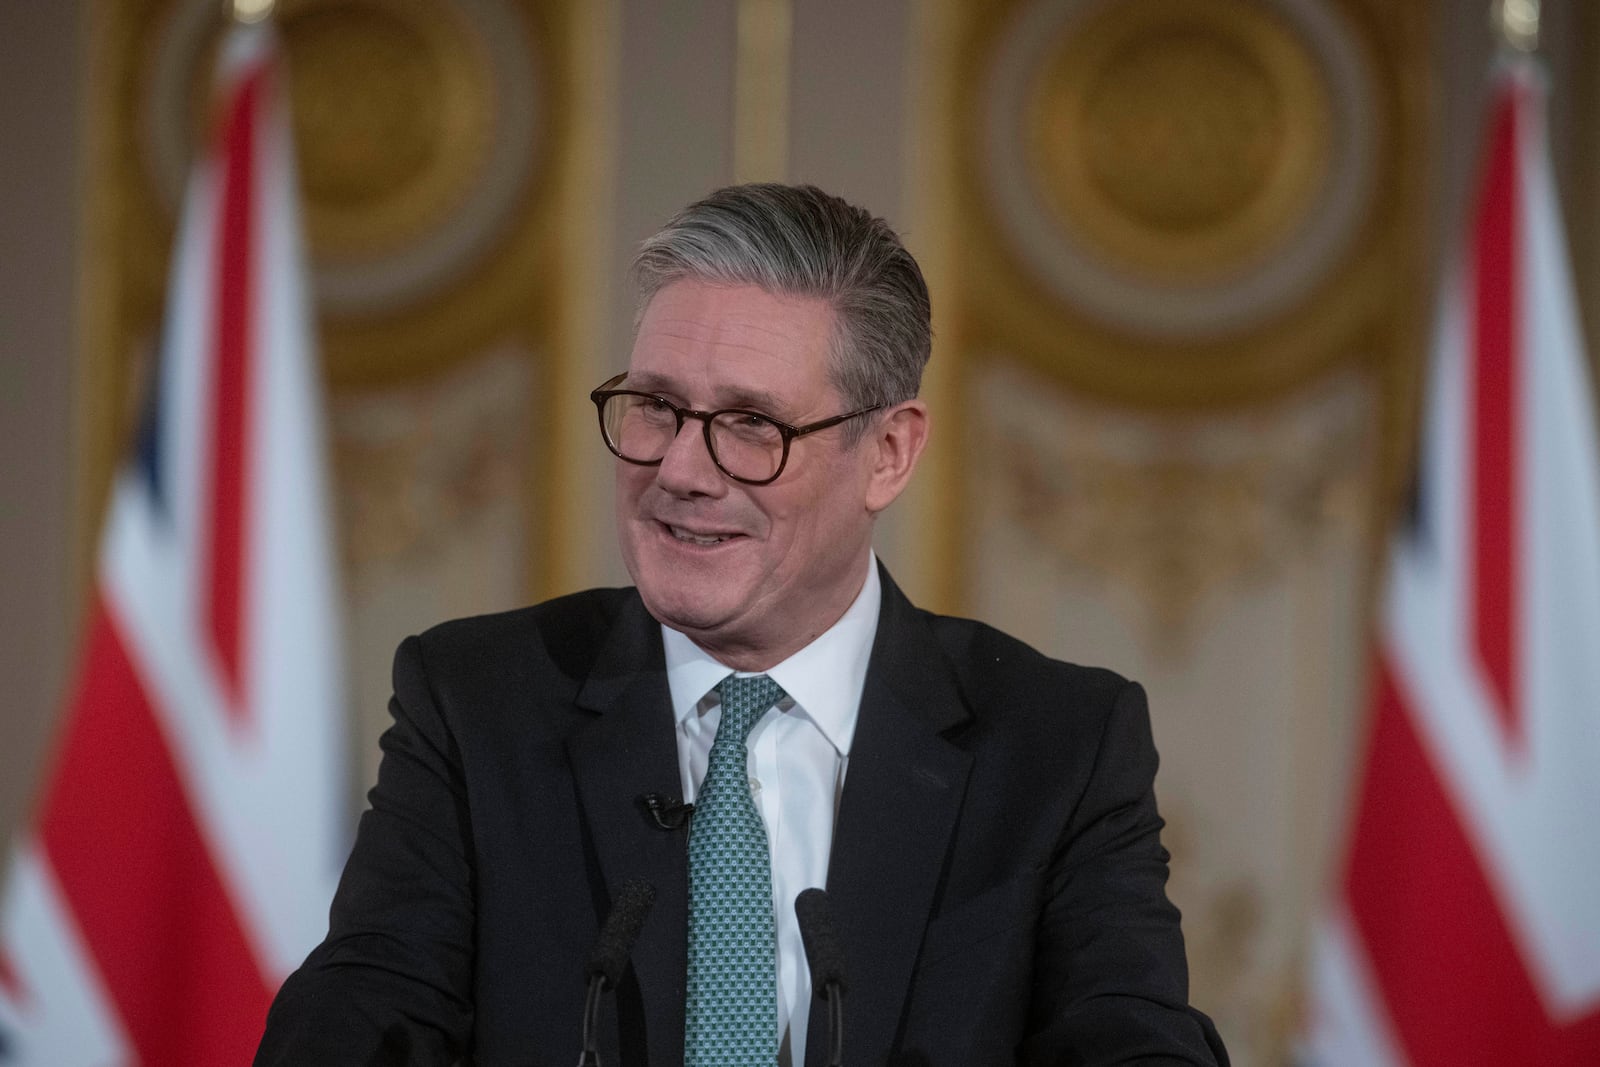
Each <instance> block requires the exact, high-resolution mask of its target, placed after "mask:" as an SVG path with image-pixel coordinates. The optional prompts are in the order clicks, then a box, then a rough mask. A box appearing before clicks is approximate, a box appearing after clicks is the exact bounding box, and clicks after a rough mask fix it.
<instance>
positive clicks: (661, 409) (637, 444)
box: [601, 393, 678, 463]
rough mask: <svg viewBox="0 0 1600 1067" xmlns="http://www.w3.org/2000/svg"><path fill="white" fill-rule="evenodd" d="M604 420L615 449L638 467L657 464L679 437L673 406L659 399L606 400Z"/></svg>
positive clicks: (623, 397) (628, 396)
mask: <svg viewBox="0 0 1600 1067" xmlns="http://www.w3.org/2000/svg"><path fill="white" fill-rule="evenodd" d="M601 419H602V421H603V422H604V425H605V431H606V440H607V441H608V442H609V443H610V444H611V447H612V448H613V449H615V450H616V452H617V453H618V454H619V455H621V456H622V458H623V459H631V460H633V461H634V462H636V463H654V462H655V461H656V460H658V459H660V458H661V457H663V456H665V455H666V454H667V449H669V448H671V447H672V439H673V437H675V436H676V435H677V433H678V417H677V415H675V414H674V413H673V411H672V407H671V405H669V404H667V403H665V402H664V401H661V400H658V399H656V398H655V397H649V396H634V395H631V394H627V393H623V394H620V395H617V396H609V397H606V402H605V407H604V408H603V409H602V410H601Z"/></svg>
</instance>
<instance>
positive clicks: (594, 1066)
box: [578, 878, 656, 1067]
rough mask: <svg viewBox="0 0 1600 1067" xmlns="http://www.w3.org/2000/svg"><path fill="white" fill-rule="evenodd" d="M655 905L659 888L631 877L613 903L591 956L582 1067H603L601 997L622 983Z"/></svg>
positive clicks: (580, 1061)
mask: <svg viewBox="0 0 1600 1067" xmlns="http://www.w3.org/2000/svg"><path fill="white" fill-rule="evenodd" d="M655 902H656V887H655V886H653V885H651V884H650V883H649V882H646V881H642V880H640V879H637V878H630V879H628V880H627V881H626V882H623V883H622V889H621V890H620V891H619V892H618V893H617V899H616V900H615V901H613V902H612V904H611V914H609V915H607V916H606V922H605V925H604V926H602V927H601V928H600V936H599V937H598V938H596V939H595V943H594V951H592V952H590V953H589V966H588V975H589V992H588V995H587V996H586V997H585V998H584V1003H583V1052H582V1053H581V1054H579V1056H578V1067H601V1063H600V1051H599V1049H597V1048H596V1047H595V1042H596V1040H597V1038H596V1034H595V1031H596V1030H597V1029H598V1028H599V1025H600V994H601V993H603V992H605V991H607V990H610V989H614V988H615V987H616V984H617V983H618V982H620V981H621V980H622V972H623V970H624V969H625V968H626V967H627V966H628V953H629V952H630V951H631V950H632V949H633V942H634V940H635V939H636V938H638V936H639V929H640V928H641V927H642V926H644V919H645V916H646V915H649V914H650V907H651V905H653V904H654V903H655Z"/></svg>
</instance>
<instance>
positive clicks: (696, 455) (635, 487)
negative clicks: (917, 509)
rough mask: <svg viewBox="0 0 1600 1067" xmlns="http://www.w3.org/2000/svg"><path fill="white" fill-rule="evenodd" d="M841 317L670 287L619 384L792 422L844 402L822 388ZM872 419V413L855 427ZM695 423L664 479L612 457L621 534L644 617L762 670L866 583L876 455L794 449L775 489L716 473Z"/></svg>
mask: <svg viewBox="0 0 1600 1067" xmlns="http://www.w3.org/2000/svg"><path fill="white" fill-rule="evenodd" d="M833 322H834V313H833V310H832V308H831V307H829V306H828V305H827V304H826V303H825V302H823V301H821V300H815V299H809V298H803V297H791V296H774V295H771V294H769V293H767V292H765V291H764V290H762V289H760V288H757V287H755V286H714V285H708V284H705V283H703V282H699V281H692V280H684V281H678V282H674V283H672V284H670V285H668V286H666V287H665V288H663V289H662V290H660V291H659V292H658V293H657V294H656V296H655V297H654V298H653V299H652V300H651V301H650V304H649V306H648V307H647V308H646V309H645V313H644V316H643V318H642V319H641V320H640V323H639V332H638V336H637V338H636V339H635V341H634V346H633V355H632V358H631V360H630V361H629V365H628V377H627V380H626V381H625V382H624V383H623V386H624V388H628V389H637V390H642V391H645V392H651V393H659V394H660V395H662V396H664V397H666V398H667V399H668V400H671V401H672V402H673V403H675V404H677V405H679V406H680V407H690V408H696V409H698V410H702V411H709V410H714V409H717V408H726V407H738V408H748V409H752V410H755V411H760V412H762V413H763V414H767V415H771V416H772V417H774V418H776V419H780V420H782V421H784V422H788V423H792V424H794V425H802V424H804V423H808V422H815V421H818V420H821V419H826V418H830V417H832V416H834V415H839V414H842V413H843V412H845V411H847V410H849V408H850V406H849V404H848V403H847V401H846V400H845V398H844V397H842V396H841V395H840V394H839V392H838V390H837V389H836V388H835V387H834V386H833V385H832V384H831V383H830V381H829V380H828V374H827V363H828V346H829V340H830V338H831V337H832V333H833ZM863 417H867V416H863ZM701 426H702V424H701V423H700V422H699V421H698V420H693V419H690V420H686V421H685V423H684V427H683V431H682V432H681V433H679V434H678V436H677V438H676V439H675V440H674V441H673V444H672V447H671V448H670V449H669V450H668V452H667V455H666V458H665V459H663V460H662V461H661V464H660V466H657V467H641V466H637V465H635V464H631V463H625V462H623V461H622V460H618V461H617V468H616V477H617V531H618V537H619V539H620V541H621V545H622V555H623V559H624V561H625V562H626V563H627V567H628V573H629V574H631V575H632V576H633V580H634V584H635V585H637V586H638V588H639V594H640V596H642V597H643V598H644V603H645V606H646V607H647V608H649V610H650V613H651V614H652V615H654V616H655V617H656V618H657V619H658V620H660V621H661V622H663V623H665V624H666V625H668V626H670V627H672V628H673V629H675V630H680V631H682V632H683V633H685V634H687V635H688V636H689V637H690V638H692V639H693V640H694V641H695V642H696V643H698V644H699V645H700V646H701V647H702V648H705V649H706V650H707V651H709V652H711V653H713V654H715V655H717V656H718V658H719V659H721V660H722V661H723V662H725V663H728V664H729V665H730V666H734V667H739V668H742V669H747V670H764V669H765V668H767V667H770V666H772V665H774V664H775V663H777V662H779V661H781V660H782V659H784V658H785V657H787V656H788V655H789V654H791V653H793V652H794V651H796V650H798V649H800V648H801V647H803V646H804V645H806V644H807V643H809V642H810V641H811V640H812V639H813V638H815V637H816V636H817V635H818V634H820V633H821V632H822V631H823V630H825V629H827V628H828V627H829V626H831V625H832V624H833V623H834V622H835V621H836V620H837V619H838V618H839V616H840V615H842V614H843V613H844V610H845V609H846V608H847V607H849V606H850V602H851V601H852V600H853V599H854V598H855V596H856V594H857V593H858V592H859V591H860V589H861V582H862V580H863V578H864V577H865V575H866V566H867V553H868V548H869V545H870V542H871V534H872V511H871V509H869V507H868V497H869V492H870V487H871V483H872V478H873V457H874V454H875V448H874V445H873V439H872V437H871V436H870V435H869V436H868V437H867V438H866V439H865V440H863V441H862V442H860V443H858V444H857V445H855V446H854V447H846V446H845V444H844V443H843V442H844V441H845V440H846V433H847V431H848V429H849V426H848V425H841V426H836V427H830V428H829V429H826V430H820V431H818V432H817V433H814V434H810V435H808V436H806V437H801V438H798V439H797V440H795V441H794V443H793V444H792V445H791V447H790V450H789V462H788V464H787V465H786V466H785V467H784V469H783V473H782V474H781V475H779V476H778V479H777V480H776V481H774V482H772V483H771V484H769V485H745V484H743V483H740V482H736V481H734V480H733V479H731V478H729V477H728V476H727V475H725V474H723V473H722V472H721V471H720V470H718V469H717V466H716V464H714V463H713V462H712V461H711V456H710V455H709V454H708V453H707V451H706V444H705V437H704V436H703V434H702V432H701Z"/></svg>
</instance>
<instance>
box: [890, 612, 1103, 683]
mask: <svg viewBox="0 0 1600 1067" xmlns="http://www.w3.org/2000/svg"><path fill="white" fill-rule="evenodd" d="M918 610H919V611H920V609H918ZM921 614H922V615H923V617H924V618H925V619H926V620H927V622H928V625H929V628H930V629H931V630H932V631H933V634H934V637H935V640H937V641H938V643H939V645H940V647H941V648H942V649H943V650H944V654H945V656H946V657H947V659H948V660H949V662H950V664H951V666H952V668H953V669H954V670H955V672H956V673H957V675H958V676H959V677H960V679H961V682H962V688H963V690H965V691H966V692H967V694H968V695H969V699H975V700H976V701H977V702H978V703H980V704H983V703H993V702H994V701H995V700H1002V701H1007V702H1009V703H1013V704H1019V705H1021V706H1027V705H1030V704H1032V703H1034V699H1032V698H1034V697H1035V696H1036V695H1037V694H1041V693H1053V694H1054V695H1055V697H1056V699H1057V700H1059V699H1060V698H1062V697H1068V698H1071V699H1072V701H1073V702H1074V703H1079V704H1089V705H1105V706H1109V705H1110V704H1111V703H1113V702H1114V701H1115V700H1116V699H1117V697H1118V695H1119V694H1121V693H1122V692H1123V691H1124V690H1126V689H1128V688H1129V687H1130V686H1133V685H1135V683H1134V682H1132V681H1130V680H1129V679H1127V678H1126V677H1124V676H1123V675H1121V674H1118V673H1117V672H1116V671H1113V670H1110V669H1108V668H1105V667H1090V666H1084V665H1082V664H1078V663H1070V662H1068V661H1066V660H1059V659H1055V658H1053V657H1051V656H1047V655H1045V654H1044V653H1043V652H1040V651H1039V650H1038V649H1036V648H1034V647H1033V646H1032V645H1030V644H1028V643H1027V642H1025V641H1022V640H1020V639H1018V638H1016V637H1013V636H1011V635H1010V634H1008V633H1006V632H1005V631H1003V630H999V629H996V628H995V627H993V626H990V625H989V624H987V623H983V622H978V621H977V620H975V619H964V618H960V617H958V616H953V615H936V614H934V613H932V612H926V611H923V612H921Z"/></svg>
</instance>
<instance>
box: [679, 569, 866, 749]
mask: <svg viewBox="0 0 1600 1067" xmlns="http://www.w3.org/2000/svg"><path fill="white" fill-rule="evenodd" d="M882 603H883V585H882V583H881V582H880V581H879V579H878V557H877V555H876V554H875V553H872V552H869V553H868V557H867V576H866V580H865V581H864V582H862V584H861V591H860V592H859V593H857V594H856V598H855V600H853V601H851V603H850V606H849V607H848V608H846V609H845V613H844V614H843V615H841V616H839V620H838V621H837V622H835V623H834V624H833V625H832V626H830V627H828V629H826V630H824V631H823V632H822V633H821V634H820V635H818V637H817V638H816V639H815V640H814V641H812V642H811V643H810V644H809V645H806V646H805V647H804V648H802V649H800V650H799V651H798V652H796V653H795V654H794V655H792V656H790V657H789V658H788V659H786V660H784V661H783V662H782V663H779V664H777V665H776V666H774V667H772V668H771V669H770V670H768V671H766V672H764V673H766V674H767V675H768V676H769V677H770V678H771V679H772V680H773V681H775V682H777V683H778V684H779V685H780V686H782V687H783V691H784V692H786V693H788V694H789V696H790V697H791V698H792V699H793V700H794V703H795V707H794V708H792V709H787V710H789V711H791V712H795V711H798V712H799V713H801V714H803V715H805V716H806V717H807V718H809V719H810V720H811V721H812V722H813V723H814V724H815V725H816V727H817V729H819V730H821V731H822V735H823V736H824V737H826V738H827V739H828V741H829V743H830V744H832V745H833V747H834V748H836V749H838V751H839V753H840V754H841V755H848V754H849V752H850V742H851V740H852V739H853V738H854V736H855V730H856V715H857V713H858V712H859V711H860V708H861V691H862V689H863V688H865V686H866V681H867V663H868V661H869V660H870V659H871V658H872V642H873V640H874V639H875V638H876V636H877V633H878V610H879V608H880V607H881V606H882ZM661 640H662V644H663V646H664V647H665V651H666V660H667V686H668V689H669V690H670V691H671V694H672V713H673V722H674V723H677V724H679V725H681V724H682V723H683V721H684V720H685V719H687V718H688V717H689V716H690V715H691V714H695V713H699V714H704V713H705V711H706V710H707V709H708V708H710V707H714V706H715V704H716V697H715V696H711V697H710V699H706V698H707V696H708V694H709V693H710V690H711V689H712V688H713V687H715V686H716V685H717V684H718V683H719V682H721V681H722V679H724V678H726V677H727V676H728V674H729V673H730V672H732V671H733V668H731V667H728V666H725V665H723V664H721V663H718V662H717V661H716V659H714V658H713V657H712V656H711V655H710V654H709V653H708V652H706V651H705V649H703V648H701V647H700V646H699V645H697V644H695V643H694V642H693V641H691V640H690V639H689V638H688V637H686V636H685V635H683V634H681V633H679V632H678V631H677V630H674V629H672V628H671V627H669V626H662V627H661Z"/></svg>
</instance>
